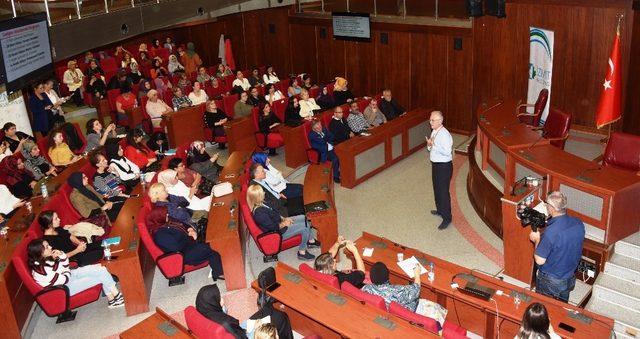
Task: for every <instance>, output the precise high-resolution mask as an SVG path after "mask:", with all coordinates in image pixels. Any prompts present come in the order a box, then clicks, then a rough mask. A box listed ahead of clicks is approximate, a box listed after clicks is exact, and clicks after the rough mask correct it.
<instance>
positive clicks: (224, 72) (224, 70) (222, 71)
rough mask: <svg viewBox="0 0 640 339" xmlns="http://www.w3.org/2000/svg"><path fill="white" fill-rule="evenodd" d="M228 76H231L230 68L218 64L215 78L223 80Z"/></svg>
mask: <svg viewBox="0 0 640 339" xmlns="http://www.w3.org/2000/svg"><path fill="white" fill-rule="evenodd" d="M229 75H233V72H232V71H231V68H229V66H227V65H225V64H219V65H218V70H217V71H216V77H217V78H219V79H223V78H224V77H227V76H229Z"/></svg>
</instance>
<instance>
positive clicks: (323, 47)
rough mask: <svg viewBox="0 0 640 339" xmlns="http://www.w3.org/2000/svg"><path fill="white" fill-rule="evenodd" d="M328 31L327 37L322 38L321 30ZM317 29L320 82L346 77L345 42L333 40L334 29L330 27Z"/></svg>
mask: <svg viewBox="0 0 640 339" xmlns="http://www.w3.org/2000/svg"><path fill="white" fill-rule="evenodd" d="M322 27H324V28H325V29H326V32H327V34H326V36H325V37H324V38H322V37H320V30H321V28H322ZM322 27H318V29H316V40H317V41H318V81H319V82H320V83H326V82H329V81H332V80H333V78H335V77H336V76H341V77H344V76H345V70H346V66H345V49H344V48H345V47H344V41H342V40H334V39H333V29H332V28H331V27H330V26H322Z"/></svg>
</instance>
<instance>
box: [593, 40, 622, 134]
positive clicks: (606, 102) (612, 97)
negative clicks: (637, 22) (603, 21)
mask: <svg viewBox="0 0 640 339" xmlns="http://www.w3.org/2000/svg"><path fill="white" fill-rule="evenodd" d="M621 67H622V60H621V57H620V34H616V38H615V40H614V41H613V49H612V51H611V56H610V57H609V67H608V69H607V74H606V75H605V77H604V83H603V84H602V93H601V94H600V102H599V103H598V109H597V110H596V126H597V127H598V128H602V127H603V126H605V125H607V124H610V123H612V122H615V121H616V120H618V119H620V116H621V115H622V112H621V109H622V108H621V107H622V100H621V99H622V71H621V70H620V68H621Z"/></svg>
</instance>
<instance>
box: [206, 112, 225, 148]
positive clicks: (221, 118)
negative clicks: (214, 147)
mask: <svg viewBox="0 0 640 339" xmlns="http://www.w3.org/2000/svg"><path fill="white" fill-rule="evenodd" d="M203 117H204V125H205V126H206V127H207V128H209V129H210V130H211V133H212V134H213V136H214V137H221V136H225V135H226V132H225V131H224V124H226V123H227V121H228V120H229V118H228V116H227V115H226V114H225V113H224V111H223V110H222V109H220V108H218V105H217V104H216V102H215V100H209V102H207V106H206V110H205V112H204V115H203ZM226 148H227V147H226V144H225V143H224V142H220V143H218V149H226Z"/></svg>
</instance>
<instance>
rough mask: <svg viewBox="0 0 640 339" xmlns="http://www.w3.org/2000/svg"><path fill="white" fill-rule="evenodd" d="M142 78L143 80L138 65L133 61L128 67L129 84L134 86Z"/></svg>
mask: <svg viewBox="0 0 640 339" xmlns="http://www.w3.org/2000/svg"><path fill="white" fill-rule="evenodd" d="M143 78H144V75H142V72H141V71H140V66H139V65H138V63H137V62H135V61H134V62H132V63H131V64H130V65H129V79H131V82H132V83H134V84H137V83H139V82H140V80H142V79H143Z"/></svg>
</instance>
